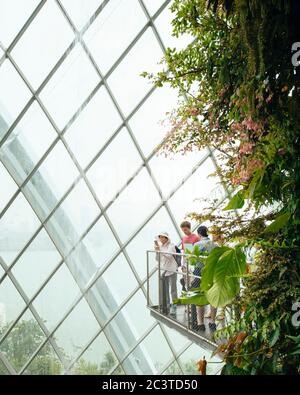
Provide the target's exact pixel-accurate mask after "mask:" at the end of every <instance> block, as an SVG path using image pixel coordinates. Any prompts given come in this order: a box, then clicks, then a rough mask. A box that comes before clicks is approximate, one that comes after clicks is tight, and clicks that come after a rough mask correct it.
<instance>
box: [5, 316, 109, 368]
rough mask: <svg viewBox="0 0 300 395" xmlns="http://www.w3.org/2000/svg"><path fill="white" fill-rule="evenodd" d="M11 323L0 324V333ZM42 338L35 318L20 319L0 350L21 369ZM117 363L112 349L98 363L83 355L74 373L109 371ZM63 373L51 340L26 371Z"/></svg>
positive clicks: (12, 363)
mask: <svg viewBox="0 0 300 395" xmlns="http://www.w3.org/2000/svg"><path fill="white" fill-rule="evenodd" d="M9 327H10V324H6V325H4V326H3V327H2V328H0V336H1V335H2V334H4V333H6V331H7V329H8V328H9ZM43 340H44V334H43V332H42V330H41V329H40V327H39V325H38V323H37V322H36V321H35V320H33V319H31V320H21V321H19V322H18V323H17V324H16V325H15V326H14V328H13V329H12V331H11V332H10V334H9V335H8V337H7V338H6V339H5V340H4V341H3V342H2V344H1V352H2V353H3V354H4V355H5V357H6V358H7V360H8V361H9V362H10V363H11V365H12V366H13V367H14V369H15V370H16V372H19V371H20V369H22V368H23V366H24V365H25V363H27V362H28V360H29V359H30V357H31V356H32V355H33V354H34V353H35V351H36V350H37V348H38V347H39V346H40V344H41V342H42V341H43ZM60 351H61V354H62V355H63V356H64V357H66V356H65V354H64V351H63V350H62V349H61V350H60ZM116 363H117V361H116V358H115V357H114V355H113V353H112V352H107V353H106V354H105V355H104V357H103V360H102V362H100V363H99V364H96V363H92V362H89V361H87V360H85V359H84V358H81V359H80V360H79V361H78V362H77V363H76V365H75V367H74V369H73V373H74V374H78V375H103V374H108V373H109V372H111V370H112V369H113V367H114V366H116ZM62 373H63V367H62V365H61V363H60V361H59V359H58V357H57V356H56V354H55V352H54V351H53V349H52V348H51V346H50V344H49V343H46V344H45V345H44V346H43V347H42V348H41V350H40V351H39V352H38V354H37V356H36V357H35V358H34V359H33V361H32V362H31V363H30V364H29V366H28V367H27V369H26V371H25V374H30V375H58V374H62ZM3 374H7V371H6V369H5V367H4V366H3V365H2V364H0V375H3Z"/></svg>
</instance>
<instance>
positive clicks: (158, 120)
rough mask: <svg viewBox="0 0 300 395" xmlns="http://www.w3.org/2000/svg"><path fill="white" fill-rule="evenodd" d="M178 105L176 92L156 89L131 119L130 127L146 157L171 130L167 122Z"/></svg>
mask: <svg viewBox="0 0 300 395" xmlns="http://www.w3.org/2000/svg"><path fill="white" fill-rule="evenodd" d="M176 103H177V95H176V92H175V91H173V90H171V89H167V88H166V87H164V88H161V89H156V90H155V91H154V92H153V93H152V95H151V96H150V97H149V99H148V100H147V101H146V102H145V103H144V104H143V105H142V107H141V108H140V109H139V110H138V111H137V112H136V113H135V114H134V116H133V117H132V118H131V119H130V121H129V125H130V126H131V128H132V130H133V133H134V135H135V137H136V139H137V141H138V143H139V144H140V146H141V148H142V150H143V152H144V154H145V155H146V156H148V155H149V154H150V153H151V152H152V151H153V150H154V149H155V148H156V147H157V145H158V144H159V143H160V142H161V141H162V140H163V139H164V137H165V136H166V133H167V132H168V131H169V130H170V129H171V126H170V125H169V123H168V121H167V117H168V115H167V113H168V112H170V111H171V110H172V109H173V108H174V107H175V105H176Z"/></svg>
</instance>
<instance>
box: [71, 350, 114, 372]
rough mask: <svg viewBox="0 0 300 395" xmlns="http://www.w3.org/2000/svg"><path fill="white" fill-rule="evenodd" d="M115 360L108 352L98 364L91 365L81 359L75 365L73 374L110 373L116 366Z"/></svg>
mask: <svg viewBox="0 0 300 395" xmlns="http://www.w3.org/2000/svg"><path fill="white" fill-rule="evenodd" d="M116 363H117V361H116V358H115V357H114V355H113V353H112V352H110V351H108V352H107V353H106V354H105V355H104V358H103V361H102V362H101V363H100V364H97V363H92V362H90V361H86V360H85V359H84V358H81V359H80V360H79V362H78V363H77V364H76V367H75V369H74V373H75V374H78V375H103V374H108V373H110V372H111V370H112V369H113V367H114V366H116Z"/></svg>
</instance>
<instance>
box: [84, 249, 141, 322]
mask: <svg viewBox="0 0 300 395" xmlns="http://www.w3.org/2000/svg"><path fill="white" fill-rule="evenodd" d="M116 273H117V275H116ZM125 284H126V285H125ZM137 286H138V284H137V282H136V279H135V277H134V275H133V273H132V271H131V269H130V267H129V266H128V263H127V262H126V259H125V257H124V255H123V254H121V255H119V256H118V257H117V258H116V260H115V261H114V262H113V263H112V264H111V265H110V266H109V267H108V268H107V269H106V270H105V271H104V273H103V274H102V275H101V277H100V278H99V279H98V280H97V281H96V282H95V284H94V285H93V287H92V288H91V289H90V290H89V292H88V300H89V301H90V302H91V303H92V304H93V305H94V306H95V309H94V310H95V311H96V312H97V311H99V319H100V321H101V323H102V324H104V323H105V322H106V321H107V320H108V319H110V318H111V317H112V315H113V314H114V313H115V312H116V311H117V310H118V309H119V308H120V305H121V304H122V303H123V302H124V300H125V299H126V298H127V297H128V296H129V295H130V293H131V292H132V291H133V290H134V289H136V287H137Z"/></svg>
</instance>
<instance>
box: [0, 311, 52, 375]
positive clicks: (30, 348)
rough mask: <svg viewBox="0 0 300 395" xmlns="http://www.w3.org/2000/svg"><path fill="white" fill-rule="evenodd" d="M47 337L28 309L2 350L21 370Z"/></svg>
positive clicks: (17, 369) (16, 367)
mask: <svg viewBox="0 0 300 395" xmlns="http://www.w3.org/2000/svg"><path fill="white" fill-rule="evenodd" d="M44 339H45V335H44V333H43V331H42V330H41V328H40V326H39V324H38V323H37V321H36V320H35V319H34V317H33V315H32V314H31V312H30V311H29V310H27V311H26V312H25V313H24V314H23V316H22V317H21V318H20V320H19V321H18V322H17V323H16V324H15V326H14V328H13V330H12V331H11V332H10V333H9V334H8V336H7V337H6V338H5V340H4V341H3V342H1V345H0V352H1V353H3V354H4V355H5V357H6V358H7V360H8V361H9V363H10V364H11V365H12V367H13V368H14V369H15V371H16V372H19V371H20V370H21V369H22V367H23V366H24V365H25V363H26V362H27V361H28V360H29V358H30V357H31V356H32V354H33V353H34V352H35V351H36V350H37V348H38V347H39V346H40V344H41V343H42V342H43V340H44Z"/></svg>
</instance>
